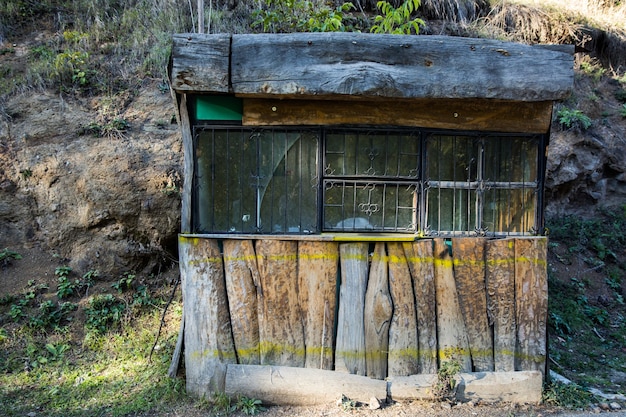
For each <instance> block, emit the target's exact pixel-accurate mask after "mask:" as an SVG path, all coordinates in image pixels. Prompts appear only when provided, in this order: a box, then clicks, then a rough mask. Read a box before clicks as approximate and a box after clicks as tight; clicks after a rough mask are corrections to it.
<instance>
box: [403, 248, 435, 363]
mask: <svg viewBox="0 0 626 417" xmlns="http://www.w3.org/2000/svg"><path fill="white" fill-rule="evenodd" d="M402 246H403V247H404V254H405V256H406V258H407V263H408V264H409V270H410V271H411V277H412V278H413V291H414V293H415V309H416V313H417V341H418V347H419V348H418V352H419V366H418V368H419V373H420V374H434V373H437V313H436V311H435V268H434V264H433V241H432V240H430V239H426V240H419V241H417V242H413V243H410V242H405V243H403V244H402Z"/></svg>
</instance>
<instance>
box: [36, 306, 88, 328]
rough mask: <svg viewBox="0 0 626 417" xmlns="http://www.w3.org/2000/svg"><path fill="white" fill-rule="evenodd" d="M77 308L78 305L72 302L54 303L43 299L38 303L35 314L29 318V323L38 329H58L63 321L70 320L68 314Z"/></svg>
mask: <svg viewBox="0 0 626 417" xmlns="http://www.w3.org/2000/svg"><path fill="white" fill-rule="evenodd" d="M77 308H78V305H76V304H74V303H68V302H65V303H55V302H53V301H51V300H47V301H44V302H42V303H41V304H39V311H38V313H37V315H35V316H32V317H31V318H30V321H29V325H30V327H32V328H35V329H38V330H46V329H53V330H60V329H61V328H62V327H63V324H64V322H65V323H68V322H69V321H70V320H71V318H70V317H69V315H70V313H71V312H72V311H75V310H76V309H77Z"/></svg>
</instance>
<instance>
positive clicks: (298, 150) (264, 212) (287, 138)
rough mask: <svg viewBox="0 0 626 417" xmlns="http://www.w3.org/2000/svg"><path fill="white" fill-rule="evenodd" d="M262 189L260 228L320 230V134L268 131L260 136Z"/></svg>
mask: <svg viewBox="0 0 626 417" xmlns="http://www.w3.org/2000/svg"><path fill="white" fill-rule="evenodd" d="M261 142H262V143H263V145H262V146H261V148H262V149H265V151H263V150H262V154H267V155H273V157H272V159H271V160H269V159H268V160H265V161H264V162H265V164H263V165H262V171H263V174H262V176H263V181H262V187H261V188H260V189H259V192H260V197H259V199H260V201H261V221H260V223H261V230H262V231H263V232H265V233H312V232H315V231H317V187H316V178H317V164H316V162H317V147H318V145H317V143H318V139H317V135H316V134H313V133H311V132H295V131H286V132H280V131H275V132H273V133H272V132H268V133H266V134H264V135H263V136H262V137H261Z"/></svg>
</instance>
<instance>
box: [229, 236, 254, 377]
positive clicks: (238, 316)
mask: <svg viewBox="0 0 626 417" xmlns="http://www.w3.org/2000/svg"><path fill="white" fill-rule="evenodd" d="M223 246H224V274H225V277H226V291H227V293H228V307H229V309H230V320H231V323H232V328H233V339H234V340H235V350H236V351H237V363H239V364H242V365H258V364H259V363H260V362H259V361H260V357H259V320H258V305H257V289H256V286H257V285H258V282H259V271H258V270H257V263H256V254H255V253H254V244H253V243H252V241H251V240H225V241H224V243H223Z"/></svg>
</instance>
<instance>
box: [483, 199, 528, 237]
mask: <svg viewBox="0 0 626 417" xmlns="http://www.w3.org/2000/svg"><path fill="white" fill-rule="evenodd" d="M536 196H537V194H536V193H535V190H534V189H530V188H518V189H490V190H486V191H485V196H484V199H483V226H482V227H483V229H486V231H487V233H489V232H495V233H528V232H531V230H532V229H534V228H535V210H536V207H537V198H536Z"/></svg>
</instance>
